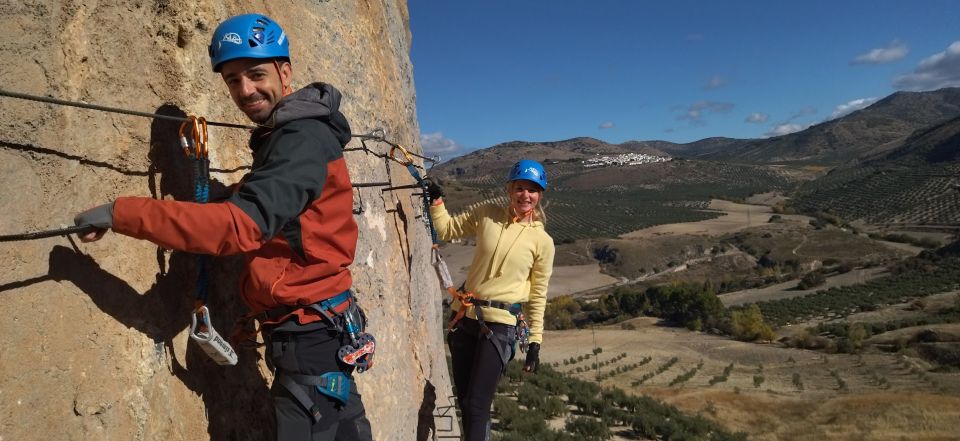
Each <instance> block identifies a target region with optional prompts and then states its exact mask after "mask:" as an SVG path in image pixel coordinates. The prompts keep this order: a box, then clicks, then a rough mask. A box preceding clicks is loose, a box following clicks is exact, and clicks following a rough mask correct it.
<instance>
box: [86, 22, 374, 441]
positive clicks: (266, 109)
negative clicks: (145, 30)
mask: <svg viewBox="0 0 960 441" xmlns="http://www.w3.org/2000/svg"><path fill="white" fill-rule="evenodd" d="M209 52H210V59H211V63H212V64H213V71H214V72H218V73H220V75H221V76H222V78H223V81H224V83H226V85H227V88H228V89H229V91H230V95H231V97H232V98H233V101H234V103H236V105H237V107H238V108H239V109H240V110H241V111H243V113H245V114H246V115H247V117H249V118H250V120H252V121H253V122H255V123H257V124H258V125H261V127H260V128H258V129H256V130H254V131H253V134H252V135H251V137H250V148H251V149H252V150H253V167H252V170H251V172H250V173H249V174H248V175H247V176H246V177H245V178H244V180H243V182H242V184H241V185H240V186H239V188H238V190H237V191H236V193H234V194H233V195H232V196H231V197H230V198H229V199H228V200H227V201H226V202H223V203H212V204H196V203H190V202H180V201H168V200H154V199H150V198H143V197H121V198H118V199H117V200H116V201H115V202H113V203H110V204H106V205H102V206H99V207H96V208H93V209H91V210H88V211H86V212H84V213H81V214H79V215H78V216H77V217H76V219H74V221H75V223H76V224H77V225H92V226H94V227H97V228H98V230H97V231H94V232H92V233H90V234H87V235H85V236H83V237H82V238H81V239H82V240H83V241H86V242H89V241H93V240H99V239H100V238H101V237H102V236H103V234H104V233H105V232H106V230H107V229H113V231H115V232H117V233H120V234H125V235H128V236H132V237H136V238H139V239H146V240H149V241H151V242H153V243H156V244H158V245H160V246H162V247H164V248H168V249H174V250H180V251H187V252H192V253H202V254H214V255H226V254H237V253H245V254H246V257H247V259H246V262H247V267H246V269H245V270H246V273H245V274H244V276H243V277H242V279H241V280H242V287H241V294H242V296H243V298H244V300H245V302H246V303H247V305H248V306H249V307H250V309H251V311H252V312H251V315H255V316H256V317H257V319H258V320H260V321H261V322H262V323H263V325H264V326H263V329H264V337H265V340H266V343H267V351H268V354H269V357H268V358H269V359H270V360H271V361H272V364H273V366H274V367H275V368H276V379H275V381H274V383H273V386H272V388H271V395H273V397H274V407H275V411H276V418H277V437H278V439H279V440H281V441H288V440H289V441H294V440H334V439H336V440H370V439H372V434H371V430H370V423H369V422H368V421H367V418H366V416H365V412H364V408H363V403H362V402H361V399H360V395H359V394H358V393H357V391H356V385H355V384H351V383H352V382H351V381H350V380H351V379H352V377H351V374H352V372H353V366H351V365H348V364H346V363H344V362H343V361H342V360H341V358H340V356H338V351H339V350H340V349H341V347H344V346H345V345H347V344H348V343H349V340H347V336H346V335H345V332H344V328H345V327H349V328H350V330H351V331H355V328H357V327H359V328H361V330H362V327H363V326H364V325H365V323H364V321H365V318H364V317H363V314H362V311H360V310H359V307H358V306H357V304H356V300H355V299H354V298H353V296H352V294H351V293H350V291H349V290H350V287H351V285H352V278H351V275H350V270H349V269H348V268H347V267H348V266H349V265H350V263H352V262H353V258H354V253H355V251H356V242H357V234H358V230H357V225H356V223H355V221H354V220H353V214H352V210H353V193H352V187H351V183H350V177H349V175H348V173H347V165H346V162H345V161H344V158H343V151H342V149H343V146H345V145H346V144H347V142H348V141H349V140H350V126H349V124H348V122H347V120H346V118H345V117H344V116H343V114H341V113H340V111H339V110H338V108H339V105H340V97H341V96H340V92H339V91H337V90H336V89H335V88H333V87H332V86H330V85H327V84H323V83H313V84H311V85H309V86H307V87H305V88H303V89H301V90H299V91H296V92H293V91H292V89H291V86H290V84H291V79H292V76H293V70H292V66H291V64H290V55H289V41H288V39H287V36H286V34H285V33H284V32H283V30H282V29H281V28H280V26H279V25H278V24H277V23H275V22H274V21H273V20H271V19H270V18H268V17H266V16H264V15H260V14H247V15H240V16H236V17H232V18H230V19H228V20H226V21H224V22H223V23H221V24H220V26H219V27H217V29H216V31H215V32H214V35H213V39H212V41H211V44H210V48H209ZM331 382H332V383H331ZM344 384H346V388H344V387H343V386H344ZM338 388H339V390H338ZM338 391H339V392H340V395H339V396H338V394H337V393H335V392H338ZM346 391H349V394H347V392H346ZM331 392H334V393H331Z"/></svg>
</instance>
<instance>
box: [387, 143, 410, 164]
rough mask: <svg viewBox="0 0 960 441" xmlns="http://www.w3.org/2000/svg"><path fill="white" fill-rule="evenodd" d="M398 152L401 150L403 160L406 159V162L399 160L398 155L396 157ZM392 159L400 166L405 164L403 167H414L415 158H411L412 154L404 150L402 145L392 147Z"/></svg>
mask: <svg viewBox="0 0 960 441" xmlns="http://www.w3.org/2000/svg"><path fill="white" fill-rule="evenodd" d="M397 150H400V153H402V154H403V159H404V160H405V161H406V162H404V161H401V160H399V159H397V155H396V153H395V152H396V151H397ZM390 159H392V160H394V161H397V162H399V163H400V164H403V165H412V164H413V156H410V152H408V151H407V149H405V148H403V146H402V145H400V144H396V145H394V146H393V147H390Z"/></svg>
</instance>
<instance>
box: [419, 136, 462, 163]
mask: <svg viewBox="0 0 960 441" xmlns="http://www.w3.org/2000/svg"><path fill="white" fill-rule="evenodd" d="M420 145H422V146H423V153H424V155H425V156H438V155H439V156H440V157H441V158H444V159H449V158H452V157H454V156H460V155H462V154H464V153H466V149H464V147H463V146H462V145H460V144H458V143H457V142H456V141H454V140H452V139H450V138H447V137H445V136H443V132H436V133H421V134H420Z"/></svg>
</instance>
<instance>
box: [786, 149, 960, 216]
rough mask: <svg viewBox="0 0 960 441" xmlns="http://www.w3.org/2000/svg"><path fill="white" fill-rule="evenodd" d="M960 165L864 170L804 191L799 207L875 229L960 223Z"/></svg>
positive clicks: (835, 175) (839, 173)
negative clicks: (870, 225) (896, 225)
mask: <svg viewBox="0 0 960 441" xmlns="http://www.w3.org/2000/svg"><path fill="white" fill-rule="evenodd" d="M958 176H960V164H948V165H942V166H938V165H920V166H916V167H912V166H898V167H860V168H855V169H848V170H841V171H836V172H833V173H831V174H828V175H827V176H824V177H823V178H820V179H817V180H816V181H812V182H810V183H807V184H805V185H804V186H803V187H801V189H800V191H799V192H798V193H797V196H796V198H795V200H794V202H793V203H794V206H796V207H797V208H798V209H799V210H801V211H804V212H816V211H822V212H829V213H832V214H835V215H837V216H840V217H841V218H843V219H845V220H848V221H852V220H862V221H864V222H867V223H874V224H922V225H957V224H960V190H958V188H957V184H960V180H958Z"/></svg>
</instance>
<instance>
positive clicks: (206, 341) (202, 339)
mask: <svg viewBox="0 0 960 441" xmlns="http://www.w3.org/2000/svg"><path fill="white" fill-rule="evenodd" d="M190 316H191V323H190V338H192V339H193V340H194V341H196V342H197V343H199V344H200V348H202V349H203V352H206V354H207V355H208V356H209V357H210V358H211V359H213V361H215V362H217V364H220V365H230V366H233V365H235V364H237V353H236V351H234V350H233V348H232V347H231V346H230V344H229V343H227V341H226V340H224V339H223V337H221V336H220V333H218V332H217V330H216V329H213V326H212V325H211V324H210V310H209V309H207V307H206V306H201V307H200V311H198V312H196V313H194V314H190ZM197 317H201V318H202V320H203V322H201V323H197ZM198 326H199V327H198Z"/></svg>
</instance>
